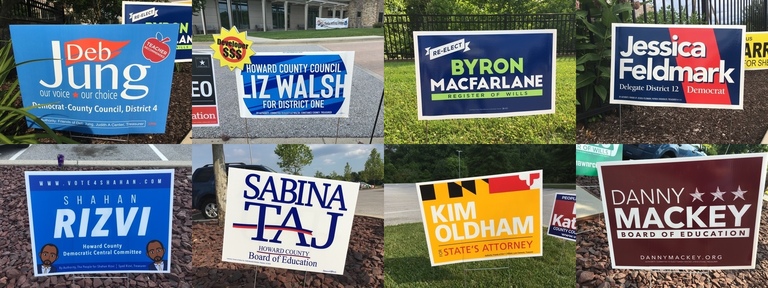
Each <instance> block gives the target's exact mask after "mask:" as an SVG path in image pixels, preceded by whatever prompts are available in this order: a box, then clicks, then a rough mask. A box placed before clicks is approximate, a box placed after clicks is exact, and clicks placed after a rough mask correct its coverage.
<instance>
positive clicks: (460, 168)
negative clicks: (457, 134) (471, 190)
mask: <svg viewBox="0 0 768 288" xmlns="http://www.w3.org/2000/svg"><path fill="white" fill-rule="evenodd" d="M456 152H459V178H461V150H456Z"/></svg>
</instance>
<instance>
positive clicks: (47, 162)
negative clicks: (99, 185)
mask: <svg viewBox="0 0 768 288" xmlns="http://www.w3.org/2000/svg"><path fill="white" fill-rule="evenodd" d="M64 163H65V164H64V166H97V167H192V161H100V160H72V161H66V162H64ZM0 165H3V166H57V165H58V161H56V160H0Z"/></svg>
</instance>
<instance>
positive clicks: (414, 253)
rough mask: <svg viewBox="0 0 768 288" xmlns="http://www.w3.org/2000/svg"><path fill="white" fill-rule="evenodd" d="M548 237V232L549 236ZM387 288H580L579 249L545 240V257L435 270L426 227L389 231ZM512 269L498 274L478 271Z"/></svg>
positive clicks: (391, 228)
mask: <svg viewBox="0 0 768 288" xmlns="http://www.w3.org/2000/svg"><path fill="white" fill-rule="evenodd" d="M544 233H546V232H544ZM384 235H385V236H384V267H386V269H385V272H384V286H386V287H429V288H437V287H574V285H575V284H576V277H575V276H574V274H573V273H574V272H573V271H574V270H573V269H574V268H573V267H574V265H576V253H575V252H574V251H576V243H575V242H573V241H566V240H562V239H558V238H555V237H550V236H547V235H544V255H543V256H541V257H530V258H511V259H503V260H492V261H480V262H468V263H459V264H449V265H443V266H435V267H432V266H431V264H430V263H429V254H427V242H426V238H425V235H424V226H423V225H422V223H410V224H401V225H396V226H386V227H384ZM494 267H509V269H498V270H479V271H478V270H474V271H472V270H470V271H465V269H477V268H494Z"/></svg>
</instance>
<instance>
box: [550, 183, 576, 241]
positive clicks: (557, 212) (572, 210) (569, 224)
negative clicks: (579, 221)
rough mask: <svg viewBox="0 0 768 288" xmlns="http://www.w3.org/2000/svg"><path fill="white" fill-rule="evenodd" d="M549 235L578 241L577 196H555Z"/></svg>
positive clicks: (560, 194) (561, 194)
mask: <svg viewBox="0 0 768 288" xmlns="http://www.w3.org/2000/svg"><path fill="white" fill-rule="evenodd" d="M547 235H549V236H554V237H557V238H562V239H565V240H570V241H576V194H564V193H556V194H555V201H554V202H553V203H552V217H550V218H549V229H547Z"/></svg>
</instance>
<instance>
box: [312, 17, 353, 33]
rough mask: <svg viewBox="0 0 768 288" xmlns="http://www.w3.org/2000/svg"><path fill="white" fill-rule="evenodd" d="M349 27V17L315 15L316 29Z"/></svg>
mask: <svg viewBox="0 0 768 288" xmlns="http://www.w3.org/2000/svg"><path fill="white" fill-rule="evenodd" d="M339 28H349V18H344V19H341V18H320V17H315V29H317V30H324V29H339Z"/></svg>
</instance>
